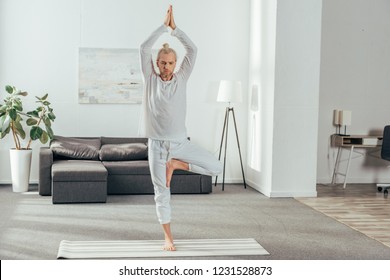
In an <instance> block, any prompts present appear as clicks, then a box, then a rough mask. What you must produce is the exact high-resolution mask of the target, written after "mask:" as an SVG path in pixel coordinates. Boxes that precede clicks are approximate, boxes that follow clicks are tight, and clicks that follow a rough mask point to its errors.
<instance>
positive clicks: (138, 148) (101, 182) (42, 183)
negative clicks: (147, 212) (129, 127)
mask: <svg viewBox="0 0 390 280" xmlns="http://www.w3.org/2000/svg"><path fill="white" fill-rule="evenodd" d="M38 188H39V194H40V195H43V196H48V195H51V196H52V201H53V203H85V202H106V199H107V195H110V194H153V193H154V190H153V184H152V180H151V176H150V171H149V164H148V159H147V139H146V138H120V137H62V136H55V137H54V138H53V140H52V141H51V143H50V147H42V148H41V149H40V153H39V185H38ZM211 191H212V182H211V177H210V176H205V175H200V174H195V173H192V172H188V171H182V170H176V171H175V172H174V175H173V178H172V181H171V192H172V193H173V194H175V193H176V194H178V193H181V194H195V193H200V194H201V193H210V192H211Z"/></svg>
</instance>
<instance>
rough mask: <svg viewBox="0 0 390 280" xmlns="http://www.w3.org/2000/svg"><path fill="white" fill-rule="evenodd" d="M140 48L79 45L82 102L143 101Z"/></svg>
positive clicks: (80, 101) (80, 99) (80, 96)
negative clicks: (87, 46)
mask: <svg viewBox="0 0 390 280" xmlns="http://www.w3.org/2000/svg"><path fill="white" fill-rule="evenodd" d="M142 92H143V84H142V76H141V69H140V62H139V50H138V49H109V48H79V103H84V104H108V103H111V104H115V103H134V104H140V103H142Z"/></svg>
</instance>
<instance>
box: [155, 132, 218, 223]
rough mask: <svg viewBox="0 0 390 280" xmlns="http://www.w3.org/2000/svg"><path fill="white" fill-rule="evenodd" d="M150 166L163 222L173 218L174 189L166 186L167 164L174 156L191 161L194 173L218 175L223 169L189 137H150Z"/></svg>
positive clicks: (157, 206) (157, 209) (157, 210)
mask: <svg viewBox="0 0 390 280" xmlns="http://www.w3.org/2000/svg"><path fill="white" fill-rule="evenodd" d="M148 146H149V148H148V151H149V152H148V153H149V154H148V157H149V167H150V173H151V176H152V182H153V185H154V200H155V202H156V212H157V218H158V220H159V222H160V224H167V223H170V221H171V205H170V199H171V190H170V188H168V187H167V185H166V183H167V182H166V163H167V161H168V160H170V159H172V158H174V159H178V160H181V161H184V162H187V163H188V164H189V168H190V171H191V172H194V173H199V174H204V175H210V176H216V175H218V174H220V173H221V172H222V164H221V162H220V161H218V160H217V159H216V158H215V157H214V156H213V155H212V154H211V153H209V152H208V151H206V150H204V149H203V148H201V147H198V146H197V145H194V144H192V143H191V142H190V141H189V140H187V139H184V140H183V141H161V140H153V139H149V144H148Z"/></svg>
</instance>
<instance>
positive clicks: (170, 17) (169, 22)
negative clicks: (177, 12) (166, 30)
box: [164, 5, 176, 29]
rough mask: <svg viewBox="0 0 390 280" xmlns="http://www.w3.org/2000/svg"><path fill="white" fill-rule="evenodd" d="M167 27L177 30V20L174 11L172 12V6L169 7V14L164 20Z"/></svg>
mask: <svg viewBox="0 0 390 280" xmlns="http://www.w3.org/2000/svg"><path fill="white" fill-rule="evenodd" d="M164 24H165V26H169V27H170V28H172V29H175V28H176V24H175V20H174V18H173V11H172V5H169V8H168V11H167V14H166V16H165V19H164Z"/></svg>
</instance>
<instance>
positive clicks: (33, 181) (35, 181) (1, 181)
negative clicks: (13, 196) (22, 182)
mask: <svg viewBox="0 0 390 280" xmlns="http://www.w3.org/2000/svg"><path fill="white" fill-rule="evenodd" d="M38 183H39V181H38V180H31V181H30V182H29V184H30V185H37V184H38ZM11 184H12V181H11V180H0V185H11Z"/></svg>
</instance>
